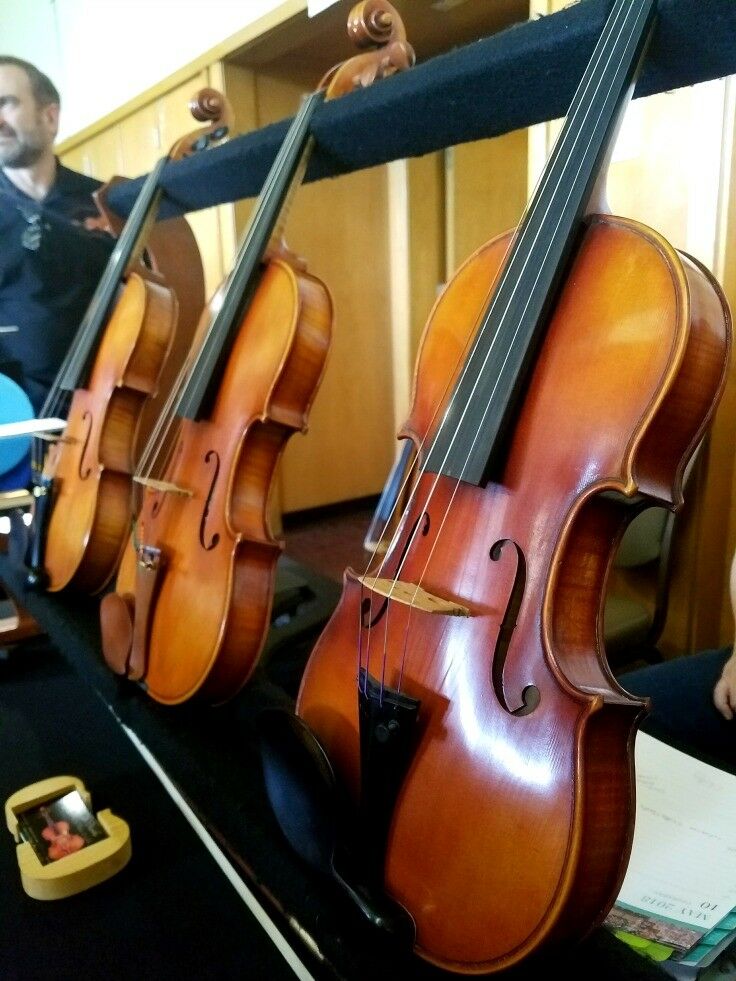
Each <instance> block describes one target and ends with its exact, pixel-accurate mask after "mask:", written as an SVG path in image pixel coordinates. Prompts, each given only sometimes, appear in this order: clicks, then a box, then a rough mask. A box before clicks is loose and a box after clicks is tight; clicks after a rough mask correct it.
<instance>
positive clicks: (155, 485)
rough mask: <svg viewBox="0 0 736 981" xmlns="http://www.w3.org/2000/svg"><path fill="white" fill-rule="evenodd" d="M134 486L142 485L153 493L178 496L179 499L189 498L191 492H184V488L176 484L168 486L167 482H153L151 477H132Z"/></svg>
mask: <svg viewBox="0 0 736 981" xmlns="http://www.w3.org/2000/svg"><path fill="white" fill-rule="evenodd" d="M133 480H134V481H135V482H136V484H142V485H143V487H150V488H151V489H152V490H155V491H162V492H163V493H164V494H179V495H180V496H181V497H191V496H192V491H190V490H186V489H185V488H184V487H177V485H176V484H170V483H169V482H168V481H167V480H154V479H153V477H133Z"/></svg>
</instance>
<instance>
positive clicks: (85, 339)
mask: <svg viewBox="0 0 736 981" xmlns="http://www.w3.org/2000/svg"><path fill="white" fill-rule="evenodd" d="M166 159H168V157H166V158H164V160H166ZM161 167H162V162H161V161H159V162H158V163H157V165H156V168H154V169H155V170H156V171H157V172H159V173H160V169H161ZM145 190H146V186H145V185H144V188H143V189H142V191H141V195H140V197H139V199H137V200H136V203H135V205H134V206H133V210H132V211H131V214H130V217H129V220H128V222H126V225H125V228H124V229H123V231H122V233H121V235H120V237H119V238H118V240H117V242H116V243H115V246H114V248H113V251H112V252H111V254H110V257H109V259H108V261H107V264H106V266H105V269H104V271H103V274H102V277H101V278H100V281H99V283H98V284H97V287H96V289H95V292H94V296H93V297H92V299H91V300H90V303H89V306H88V307H87V309H86V311H85V313H84V316H83V318H82V321H81V324H80V326H79V330H78V335H77V336H75V338H74V340H73V342H72V344H71V345H70V347H69V348H68V350H67V352H66V354H65V356H64V358H63V359H62V362H61V366H60V368H59V370H58V371H57V373H56V376H55V377H54V381H53V384H52V385H51V388H50V389H49V392H48V394H47V396H46V398H45V399H44V402H43V405H42V407H41V414H40V418H42V419H50V418H55V417H56V416H59V417H61V418H64V419H66V418H67V416H68V414H69V412H70V410H71V403H72V400H73V396H74V393H73V392H70V391H67V390H66V389H65V388H64V387H63V385H62V382H63V380H64V379H65V378H66V377H67V375H68V374H70V373H71V371H72V367H73V366H74V367H75V371H78V370H80V369H81V360H82V358H81V354H80V352H81V351H83V350H87V349H88V346H89V342H90V340H93V338H94V335H95V334H96V333H98V332H99V331H100V329H101V324H100V323H99V317H98V310H97V306H98V305H99V304H101V303H102V302H103V298H104V297H106V296H107V295H108V294H109V293H110V290H111V289H112V287H113V286H114V285H115V283H116V282H117V281H118V280H119V279H120V278H121V275H124V274H125V270H122V274H121V271H120V262H121V258H120V257H121V256H122V255H123V254H124V252H125V251H126V250H127V248H128V243H129V242H130V240H131V239H133V241H135V239H136V238H137V236H138V229H139V228H140V227H142V224H143V220H144V218H145V216H146V214H147V213H148V212H150V211H151V210H152V209H153V208H157V207H158V197H156V196H154V197H153V198H151V199H148V194H145V193H144V191H145ZM150 190H153V189H150ZM108 319H109V314H108ZM63 439H64V437H63V436H62V437H61V440H62V441H63ZM44 443H45V441H44V440H42V439H39V438H38V437H34V439H33V442H32V451H31V464H32V469H33V470H34V471H36V472H38V473H40V472H41V470H42V469H43V465H44V457H45V445H44Z"/></svg>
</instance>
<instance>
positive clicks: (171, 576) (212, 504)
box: [116, 260, 331, 703]
mask: <svg viewBox="0 0 736 981" xmlns="http://www.w3.org/2000/svg"><path fill="white" fill-rule="evenodd" d="M330 327H331V304H330V301H329V296H328V294H327V292H326V290H325V288H324V287H323V286H322V284H321V283H320V282H319V281H318V280H316V279H314V278H313V277H311V276H308V275H306V274H304V273H295V272H294V270H293V269H292V268H291V267H290V266H289V265H288V264H286V263H284V262H282V261H281V260H276V261H274V262H272V263H271V264H270V265H269V267H268V268H267V270H266V271H265V273H264V276H263V278H262V280H261V284H260V287H259V289H258V291H257V292H256V294H255V296H254V299H253V301H252V303H251V305H250V308H249V310H248V313H247V314H246V317H245V318H244V321H243V323H242V324H241V326H240V328H239V331H238V335H237V339H236V341H235V344H234V347H233V350H232V352H231V355H230V357H229V359H228V363H227V367H226V370H225V373H224V375H223V378H222V381H221V384H220V386H219V391H218V395H217V397H216V400H215V404H214V408H213V411H212V412H211V413H210V415H209V418H208V419H207V420H203V421H201V422H194V421H191V420H184V421H183V422H182V424H181V430H180V434H179V438H178V440H177V442H176V446H175V448H174V451H173V455H172V461H171V464H170V467H169V469H168V470H167V472H166V479H167V480H169V481H170V482H171V483H173V484H176V485H177V486H180V487H183V488H185V489H186V490H188V491H190V492H191V496H188V497H182V496H181V495H175V494H161V493H160V492H156V491H154V490H148V491H147V492H146V494H145V497H144V502H143V506H142V508H141V512H140V517H139V520H138V523H137V526H136V529H135V532H134V536H133V537H132V538H131V540H130V542H129V545H128V548H127V550H126V553H125V555H124V558H123V561H122V563H121V567H120V571H119V574H118V578H117V583H116V591H117V592H118V594H120V595H123V596H124V595H131V596H133V595H134V594H135V565H136V549H135V545H136V544H138V543H141V544H143V545H149V546H153V547H156V548H160V549H161V550H162V553H163V558H164V572H163V575H162V579H161V584H160V588H159V590H158V593H157V598H156V604H155V610H154V613H153V616H152V620H151V628H150V636H149V641H148V656H147V668H146V675H145V680H146V685H147V690H148V693H149V694H150V695H151V696H152V697H153V698H155V699H157V700H158V701H162V702H167V703H176V702H181V701H184V700H185V699H187V698H190V697H191V696H192V695H193V694H195V692H197V691H199V690H200V689H201V688H203V686H204V690H203V694H205V695H206V696H207V697H208V698H211V699H212V700H213V701H218V700H221V699H223V698H225V697H229V696H230V695H233V694H235V692H236V691H237V690H238V689H239V688H240V686H241V685H242V684H243V683H244V682H245V681H246V680H247V678H248V677H249V675H250V674H251V672H252V670H253V668H254V667H255V664H256V661H257V657H258V654H259V653H260V649H261V647H262V644H263V640H264V638H265V633H266V630H267V627H268V622H269V612H270V601H271V596H272V592H273V578H274V575H275V563H276V558H277V557H278V555H279V553H280V549H281V544H280V542H278V541H276V540H275V538H274V536H273V534H272V532H271V529H270V527H269V526H268V521H267V515H266V512H265V510H264V502H265V501H266V500H267V498H268V492H269V487H270V484H271V481H272V479H273V473H274V469H275V467H276V464H277V462H278V459H279V456H280V454H281V452H282V450H283V447H284V445H285V443H286V441H287V439H288V438H289V436H291V434H292V433H294V432H295V431H299V430H301V429H303V428H305V426H306V418H307V413H308V411H309V407H310V405H311V402H312V399H313V397H314V395H315V392H316V389H317V386H318V384H319V380H320V378H321V375H322V371H323V367H324V361H325V356H326V353H327V347H328V343H329V336H330ZM144 476H145V474H144Z"/></svg>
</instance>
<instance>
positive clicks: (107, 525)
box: [44, 273, 177, 593]
mask: <svg viewBox="0 0 736 981" xmlns="http://www.w3.org/2000/svg"><path fill="white" fill-rule="evenodd" d="M176 317H177V303H176V297H175V296H174V294H173V292H172V291H171V289H169V288H168V287H166V286H163V285H161V284H159V283H154V282H151V281H150V280H147V279H145V278H143V277H141V276H139V275H137V274H136V273H131V275H130V276H129V277H128V280H127V282H126V284H125V286H124V288H123V292H122V294H121V295H120V297H119V299H118V302H117V304H116V306H115V308H114V310H113V313H112V315H111V316H110V320H109V321H108V324H107V327H106V329H105V332H104V334H103V337H102V340H101V343H100V347H99V350H98V352H97V355H96V357H95V362H94V366H93V369H92V373H91V375H90V379H89V385H88V387H87V388H85V389H77V391H76V392H75V393H74V397H73V399H72V404H71V408H70V410H69V417H68V422H67V427H66V430H65V431H64V436H63V440H64V442H62V443H60V444H57V448H58V452H56V453H54V456H55V457H56V459H55V460H54V462H53V464H52V466H53V468H54V491H53V493H54V501H53V508H52V511H51V516H50V519H49V526H48V532H47V535H46V547H45V553H44V565H45V569H46V572H47V574H48V577H49V586H48V588H49V589H50V590H51V591H52V592H56V591H58V590H60V589H64V588H65V587H66V586H70V585H73V586H74V587H76V588H79V589H83V590H85V591H87V592H90V593H94V592H99V591H100V590H101V589H103V588H104V586H105V585H107V583H108V582H109V581H110V579H111V578H112V576H113V575H114V574H115V569H116V566H117V561H118V558H119V556H120V552H121V549H122V548H123V546H124V544H125V540H126V535H127V532H128V529H129V524H130V518H131V514H132V498H131V475H132V473H133V470H134V467H135V437H136V431H137V428H138V425H139V423H140V412H141V407H142V405H143V403H144V399H145V397H146V396H147V395H148V394H150V393H152V392H155V391H156V386H157V383H158V378H159V375H160V373H161V369H162V367H163V364H164V361H165V359H166V354H167V352H168V350H169V348H170V346H171V342H172V340H173V336H174V330H175V326H176ZM52 452H53V451H52Z"/></svg>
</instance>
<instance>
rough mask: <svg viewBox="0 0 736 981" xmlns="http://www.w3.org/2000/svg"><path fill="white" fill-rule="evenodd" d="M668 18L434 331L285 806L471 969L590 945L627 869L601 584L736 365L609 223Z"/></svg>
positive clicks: (678, 286) (304, 695)
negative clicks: (406, 480) (401, 471)
mask: <svg viewBox="0 0 736 981" xmlns="http://www.w3.org/2000/svg"><path fill="white" fill-rule="evenodd" d="M655 6H656V0H616V2H615V3H614V4H613V6H612V9H611V13H610V15H609V18H608V19H607V22H606V24H605V28H604V30H603V32H602V34H601V37H600V39H599V41H598V44H597V46H596V48H595V51H594V53H593V56H592V58H591V61H590V63H589V65H588V67H587V69H586V72H585V74H584V76H583V79H582V81H581V83H580V86H579V88H578V90H577V93H576V95H575V98H574V100H573V103H572V105H571V107H570V111H569V114H568V117H567V121H566V125H565V127H564V129H563V131H562V133H561V135H560V138H559V140H558V142H557V144H556V147H555V149H554V151H553V153H552V155H551V157H550V160H549V162H548V165H547V167H546V169H545V172H544V175H543V177H542V180H541V182H540V184H539V186H538V189H537V191H536V192H535V195H534V196H533V199H532V201H531V203H530V206H529V208H528V209H527V211H526V213H525V215H524V217H523V219H522V221H521V224H520V225H519V227H518V228H517V230H516V231H515V232H514V233H513V234H508V235H504V236H501V237H500V238H496V239H494V240H493V241H490V242H488V243H487V244H486V245H484V246H483V247H482V248H480V249H479V250H478V251H477V252H476V253H475V254H474V255H473V256H471V257H470V258H469V259H468V260H467V262H465V264H464V265H463V266H462V267H461V268H460V269H459V270H458V271H457V273H456V274H455V275H454V277H453V278H452V279H451V280H450V282H449V284H448V285H447V287H446V289H445V290H444V292H443V294H442V295H441V297H440V298H439V299H438V301H437V303H436V304H435V307H434V308H433V311H432V312H431V314H430V318H429V321H428V323H427V325H426V328H425V332H424V335H423V339H422V344H421V348H420V353H419V356H418V362H417V366H416V375H415V385H414V396H413V404H412V407H411V411H410V415H409V418H408V420H407V422H406V423H405V425H404V427H403V429H402V431H401V435H402V436H403V437H404V438H406V439H408V440H410V441H411V442H412V444H413V446H414V448H415V450H416V453H417V460H418V462H417V465H416V468H415V470H414V472H413V474H412V479H411V490H410V493H409V495H408V503H407V505H406V507H405V508H404V510H403V511H402V513H401V515H400V517H399V520H398V522H397V528H396V531H395V532H394V534H393V536H392V537H391V540H390V541H389V542H388V543H387V547H386V549H385V552H384V553H383V554H380V553H379V554H378V555H377V556H376V559H375V560H374V561H373V562H372V563H371V564H370V566H369V567H368V568H367V569H366V570H365V572H364V574H363V575H358V574H356V573H355V572H354V571H353V570H351V569H348V570H347V571H346V573H345V579H344V589H343V594H342V598H341V600H340V603H339V605H338V607H337V609H336V611H335V613H334V615H333V617H332V619H331V620H330V622H329V623H328V625H327V627H326V628H325V630H324V631H323V633H322V635H321V637H320V638H319V640H318V641H317V644H316V646H315V648H314V650H313V652H312V655H311V657H310V659H309V662H308V664H307V667H306V671H305V674H304V676H303V680H302V684H301V688H300V691H299V695H298V700H297V718H296V720H294V719H292V720H290V722H289V727H288V731H289V732H291V734H292V735H291V737H290V738H292V741H295V740H296V743H297V745H300V746H301V750H300V753H299V754H296V752H295V753H294V758H297V756H298V758H299V759H300V760H301V761H302V762H301V763H300V764H299V766H298V767H294V768H293V769H294V777H295V780H294V785H295V788H297V790H296V791H295V795H291V796H289V798H288V799H289V802H290V803H289V808H288V811H289V813H287V809H286V808H284V807H281V808H279V805H278V801H277V799H276V795H274V796H273V800H274V806H275V808H276V810H277V816H278V818H279V822H280V823H281V825H282V827H283V828H284V830H285V832H286V833H287V835H288V836H289V838H290V840H291V841H292V844H294V845H295V846H296V847H299V848H300V850H301V851H302V853H303V854H305V856H307V855H310V854H311V858H310V860H313V861H314V863H315V864H316V865H318V866H319V867H321V868H324V869H325V870H326V871H329V872H330V873H331V874H333V875H334V876H335V877H336V879H337V880H338V881H340V882H341V883H342V884H344V885H346V886H347V891H348V894H349V895H350V896H351V897H352V898H353V899H354V900H356V901H357V902H358V904H359V905H360V907H361V909H363V911H364V912H365V913H366V915H368V916H369V917H370V918H371V919H372V921H373V922H374V923H378V924H381V925H386V924H388V925H389V926H390V928H391V929H393V930H394V932H395V933H396V935H397V937H399V938H401V939H402V940H403V942H405V943H406V944H407V946H408V947H409V948H410V949H411V948H413V949H414V951H415V952H416V953H417V954H418V955H419V956H421V957H422V958H424V959H426V960H428V961H431V962H432V963H433V964H436V965H439V966H440V967H442V968H444V969H446V970H449V971H453V972H458V973H468V974H470V973H481V972H495V971H499V970H502V969H505V968H508V967H510V966H511V965H513V964H515V963H517V962H519V961H521V960H522V959H524V958H529V957H532V956H533V955H535V954H537V953H538V952H539V951H541V950H542V949H549V948H550V947H553V946H555V945H559V944H563V943H573V942H576V941H578V940H580V939H581V938H582V937H584V936H585V935H586V934H587V933H588V932H589V931H591V930H592V929H593V928H594V927H595V926H596V925H598V924H600V923H601V922H602V920H603V918H604V917H605V915H606V913H607V911H608V910H609V909H610V907H611V906H612V904H613V902H614V900H615V898H616V896H617V894H618V890H619V888H620V885H621V882H622V879H623V876H624V873H625V871H626V866H627V862H628V857H629V853H630V847H631V841H632V835H633V822H634V813H635V808H634V789H635V772H634V758H633V747H634V741H635V735H636V731H637V728H638V726H639V723H640V721H641V719H642V718H643V717H644V715H645V713H646V703H645V702H644V701H642V700H640V699H637V698H634V697H632V696H631V695H629V694H628V693H627V692H626V691H624V690H623V689H622V688H621V687H620V686H619V684H618V683H617V682H616V680H615V678H614V676H613V674H612V672H611V670H610V668H609V665H608V663H607V661H606V656H605V649H604V646H603V637H602V609H603V599H604V595H605V584H606V580H607V576H608V573H609V569H610V567H611V563H612V559H613V556H614V554H615V550H616V545H617V542H618V540H619V539H620V536H621V534H622V533H623V529H624V527H625V525H626V523H627V520H628V518H629V516H630V515H631V514H632V513H633V512H635V511H636V510H637V508H640V507H642V506H646V505H647V504H652V503H657V504H663V505H666V506H668V507H671V508H673V509H676V508H678V507H679V506H680V505H681V503H682V479H683V472H684V470H685V467H686V464H687V462H688V460H689V459H690V457H691V456H692V453H693V451H694V448H695V447H696V446H697V444H698V442H699V440H700V439H701V437H702V436H703V433H704V432H705V430H706V428H707V426H708V424H709V422H710V420H711V418H712V416H713V412H714V410H715V407H716V405H717V403H718V400H719V398H720V396H721V394H722V391H723V386H724V380H725V376H726V367H727V362H728V359H729V356H730V349H731V325H730V315H729V312H728V307H727V303H726V301H725V298H724V296H723V293H722V291H721V289H720V287H719V286H718V284H717V283H716V282H715V280H714V279H713V277H712V276H711V275H710V273H709V272H707V270H706V269H704V268H703V267H702V266H701V265H700V264H699V263H697V262H696V261H695V260H693V259H692V258H690V257H689V256H687V255H685V254H683V253H682V252H678V251H677V250H676V249H675V248H673V246H672V245H670V244H669V243H668V242H667V241H666V240H665V239H664V238H663V237H662V236H661V235H659V234H658V233H657V232H656V231H654V230H652V229H650V228H647V227H645V226H644V225H642V224H639V223H637V222H635V221H631V220H628V219H624V218H618V217H614V216H613V215H611V214H608V213H605V212H602V213H595V211H593V210H591V209H592V207H593V204H592V194H593V190H594V186H595V184H596V183H598V182H599V181H600V178H601V176H602V175H604V173H605V171H604V170H603V161H604V159H605V156H606V153H607V151H608V150H609V148H610V146H611V142H612V135H613V133H614V131H615V126H616V121H617V118H618V117H619V116H620V113H621V111H622V109H623V107H624V106H625V103H626V100H627V98H628V95H629V93H630V90H631V88H632V87H633V82H634V80H635V78H636V73H637V67H638V65H639V63H640V61H641V59H642V57H643V52H644V51H645V48H646V44H647V40H648V37H649V36H650V33H651V30H652V25H653V20H654V17H655ZM286 728H287V727H286V726H284V729H285V730H286ZM273 731H274V732H275V731H276V730H275V728H274V730H273ZM279 738H281V740H282V742H284V744H285V740H286V738H287V736H286V731H284V732H282V733H281V736H280V737H279ZM277 741H278V740H277V739H276V738H275V737H274V738H273V739H272V744H273V746H272V748H274V747H276V743H277ZM277 748H278V747H276V749H277ZM287 755H288V754H286V753H284V758H286V757H287ZM310 760H311V761H312V764H311V766H312V771H313V778H310V779H309V780H307V778H306V777H305V769H304V767H306V766H307V764H308V762H309V761H310ZM297 769H298V771H299V772H298V773H297V772H296V771H297ZM307 784H309V786H310V787H312V788H322V789H312V790H310V791H309V793H307V792H306V791H305V792H304V794H303V797H304V800H303V802H302V809H303V812H304V813H301V812H300V811H299V808H298V807H297V806H296V804H295V803H294V801H295V797H296V796H298V794H299V793H301V790H299V789H298V788H301V787H304V786H306V785H307ZM338 789H339V790H340V791H341V792H344V795H345V796H346V797H347V798H349V800H350V802H351V805H350V807H349V808H348V817H347V818H345V817H341V816H340V814H339V813H338V812H337V811H336V812H335V813H334V815H332V818H333V820H332V824H333V825H337V830H335V831H334V833H333V832H330V834H333V837H332V839H330V837H329V835H328V834H326V833H325V838H326V840H319V841H316V842H315V841H313V840H312V838H311V837H310V835H311V834H312V831H310V832H309V833H307V832H306V831H305V830H304V827H305V822H304V820H303V818H304V816H305V815H306V814H308V813H309V814H311V813H312V812H313V810H314V808H316V807H317V806H318V804H319V803H320V801H321V800H322V799H325V800H333V799H335V800H337V799H339V796H340V795H339V794H338V793H337V791H338ZM320 806H322V805H320ZM310 809H312V810H311V811H310ZM295 812H296V813H295ZM318 826H319V827H321V828H323V829H324V828H329V826H330V822H329V821H327V820H326V819H325V820H319V821H317V820H314V821H312V823H311V824H310V826H309V827H310V828H311V829H314V828H315V827H318ZM310 849H311V853H310ZM346 856H347V858H346ZM387 911H388V912H387Z"/></svg>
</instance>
